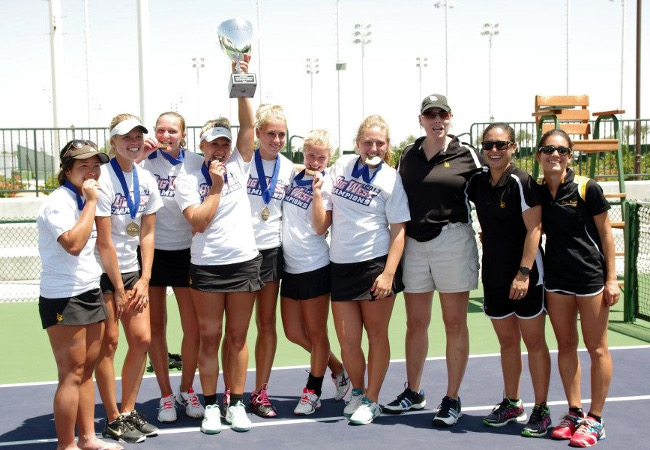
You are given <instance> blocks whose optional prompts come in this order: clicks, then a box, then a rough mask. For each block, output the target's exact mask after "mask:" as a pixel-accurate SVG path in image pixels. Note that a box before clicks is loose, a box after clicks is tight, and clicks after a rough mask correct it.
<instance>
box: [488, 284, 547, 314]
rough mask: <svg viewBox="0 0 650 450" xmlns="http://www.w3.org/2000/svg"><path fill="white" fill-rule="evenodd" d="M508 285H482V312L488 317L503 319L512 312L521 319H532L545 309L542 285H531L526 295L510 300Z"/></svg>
mask: <svg viewBox="0 0 650 450" xmlns="http://www.w3.org/2000/svg"><path fill="white" fill-rule="evenodd" d="M509 295H510V286H504V287H499V288H496V287H488V286H484V287H483V312H484V313H485V315H486V316H488V317H489V318H490V319H503V318H505V317H508V316H510V315H512V314H515V315H516V316H517V317H520V318H522V319H532V318H534V317H537V316H538V315H540V314H541V313H542V312H544V311H546V302H545V300H544V287H543V286H531V287H529V288H528V292H527V293H526V296H525V297H523V298H521V299H519V300H510V299H509V298H508V296H509Z"/></svg>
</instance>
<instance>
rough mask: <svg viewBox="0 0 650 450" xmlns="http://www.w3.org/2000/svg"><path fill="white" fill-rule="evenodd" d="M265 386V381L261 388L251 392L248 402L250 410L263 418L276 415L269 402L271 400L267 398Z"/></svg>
mask: <svg viewBox="0 0 650 450" xmlns="http://www.w3.org/2000/svg"><path fill="white" fill-rule="evenodd" d="M267 386H268V385H267V383H264V384H263V385H262V389H260V390H259V391H258V392H254V393H252V394H251V400H250V403H249V404H248V406H249V408H250V409H251V411H253V412H254V413H255V414H257V415H258V416H260V417H263V418H268V417H275V416H277V415H278V413H277V411H276V410H275V407H274V406H273V405H272V404H271V400H269V394H268V393H267V392H266V388H267Z"/></svg>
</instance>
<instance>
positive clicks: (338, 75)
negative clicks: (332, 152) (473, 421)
mask: <svg viewBox="0 0 650 450" xmlns="http://www.w3.org/2000/svg"><path fill="white" fill-rule="evenodd" d="M340 36H341V0H336V94H337V97H338V99H337V105H338V113H337V114H338V127H339V151H338V154H339V156H342V155H343V147H342V146H341V70H342V69H343V64H342V63H341V39H340Z"/></svg>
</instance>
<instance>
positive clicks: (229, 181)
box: [198, 172, 242, 203]
mask: <svg viewBox="0 0 650 450" xmlns="http://www.w3.org/2000/svg"><path fill="white" fill-rule="evenodd" d="M226 175H227V176H226V182H225V184H224V185H223V188H222V189H221V197H225V196H227V195H229V194H232V193H233V192H235V191H238V190H239V189H241V188H242V185H241V183H240V182H239V179H238V178H237V177H236V176H234V175H233V174H232V173H230V172H228V173H227V174H226ZM198 191H199V196H200V197H201V203H203V201H204V200H205V198H206V197H207V196H208V193H209V192H210V185H209V184H208V183H205V182H204V183H201V184H199V189H198Z"/></svg>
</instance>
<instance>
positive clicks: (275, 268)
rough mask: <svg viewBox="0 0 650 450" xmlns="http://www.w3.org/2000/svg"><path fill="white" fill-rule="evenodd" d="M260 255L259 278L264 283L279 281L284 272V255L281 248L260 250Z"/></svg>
mask: <svg viewBox="0 0 650 450" xmlns="http://www.w3.org/2000/svg"><path fill="white" fill-rule="evenodd" d="M260 253H261V254H262V266H261V267H260V277H261V278H262V281H263V282H264V283H268V282H270V281H280V280H281V279H282V274H283V272H284V254H283V253H282V247H276V248H267V249H266V250H260Z"/></svg>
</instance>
